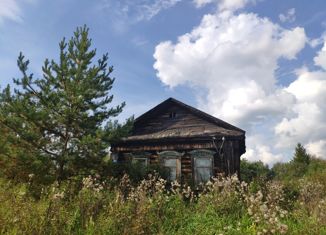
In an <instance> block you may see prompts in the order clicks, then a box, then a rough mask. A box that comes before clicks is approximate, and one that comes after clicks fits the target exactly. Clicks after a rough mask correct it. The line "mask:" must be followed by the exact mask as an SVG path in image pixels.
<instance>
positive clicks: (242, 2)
mask: <svg viewBox="0 0 326 235" xmlns="http://www.w3.org/2000/svg"><path fill="white" fill-rule="evenodd" d="M255 2H256V0H194V3H195V4H196V6H197V7H202V6H205V5H206V4H209V3H215V4H217V6H218V9H219V10H220V11H235V10H238V9H241V8H244V7H245V6H246V5H247V4H249V3H255Z"/></svg>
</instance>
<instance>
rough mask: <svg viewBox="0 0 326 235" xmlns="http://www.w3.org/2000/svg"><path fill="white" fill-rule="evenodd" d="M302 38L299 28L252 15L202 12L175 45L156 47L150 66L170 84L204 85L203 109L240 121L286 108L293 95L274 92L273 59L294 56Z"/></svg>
mask: <svg viewBox="0 0 326 235" xmlns="http://www.w3.org/2000/svg"><path fill="white" fill-rule="evenodd" d="M305 42H306V37H305V33H304V30H303V29H302V28H294V29H292V30H286V29H283V28H281V27H279V26H278V25H276V24H273V23H272V22H271V21H269V20H268V19H266V18H260V17H258V16H257V15H255V14H239V15H231V16H227V17H225V15H223V16H220V15H219V14H216V15H206V16H204V18H203V20H202V22H201V24H200V25H199V26H198V27H196V28H195V29H194V30H193V31H192V32H191V33H188V34H185V35H183V36H181V37H179V39H178V42H177V43H176V44H173V43H172V42H171V41H168V42H162V43H160V44H159V45H158V46H157V47H156V50H155V54H154V58H155V59H156V62H155V64H154V68H155V69H156V70H157V76H158V77H159V79H160V80H161V81H162V82H163V83H164V84H166V85H168V86H170V87H174V86H177V85H184V84H188V85H190V86H192V87H200V88H203V89H206V90H207V96H206V100H207V102H208V103H207V105H206V107H204V108H205V110H207V111H209V112H210V113H213V114H214V115H216V116H220V117H221V118H225V119H226V120H229V121H231V122H234V123H237V124H244V123H243V121H245V120H249V119H252V118H253V119H257V118H260V117H266V115H268V112H272V113H279V112H283V111H284V108H285V107H283V104H284V105H286V102H287V101H288V100H291V96H289V95H288V94H287V93H285V92H282V91H277V87H276V85H275V84H276V82H277V81H276V79H275V77H274V71H275V70H276V69H277V67H278V65H277V61H278V59H279V58H282V57H283V58H286V59H293V58H295V56H296V54H297V53H298V52H299V51H300V50H301V49H302V48H303V47H304V45H305ZM279 104H281V105H279ZM270 107H272V109H270ZM253 113H254V114H255V116H253Z"/></svg>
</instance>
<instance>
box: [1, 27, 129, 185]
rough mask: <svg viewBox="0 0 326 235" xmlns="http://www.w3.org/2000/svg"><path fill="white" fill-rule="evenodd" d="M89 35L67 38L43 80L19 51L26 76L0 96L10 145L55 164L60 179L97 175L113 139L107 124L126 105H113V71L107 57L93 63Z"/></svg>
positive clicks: (84, 30) (82, 32) (82, 29)
mask: <svg viewBox="0 0 326 235" xmlns="http://www.w3.org/2000/svg"><path fill="white" fill-rule="evenodd" d="M88 33H89V29H88V28H87V27H86V26H84V27H79V28H77V30H76V31H75V32H74V35H73V37H72V38H71V39H70V40H69V41H68V42H66V40H65V39H63V40H62V41H61V42H60V43H59V47H60V57H59V61H58V62H55V61H54V60H51V61H49V60H48V59H46V60H45V62H44V66H43V67H42V71H43V77H42V78H37V79H35V78H34V76H33V74H29V73H28V65H29V61H28V60H25V57H24V56H23V55H22V53H20V55H19V57H18V61H17V63H18V67H19V69H20V71H21V72H22V78H18V79H14V83H15V84H16V86H17V88H16V89H14V90H13V91H12V89H11V88H10V86H9V85H8V86H7V88H5V89H4V90H3V92H2V93H1V96H0V107H1V110H0V131H3V130H5V129H6V130H7V131H9V132H10V133H9V135H10V138H9V139H8V141H10V143H11V145H12V146H17V148H19V149H21V150H22V151H21V152H22V153H23V154H24V155H25V156H33V158H35V159H36V161H38V162H44V161H47V162H48V163H51V164H52V165H53V167H52V171H53V175H54V176H55V178H56V179H57V180H58V181H61V180H63V179H66V178H67V177H69V176H72V175H77V174H89V173H92V172H96V170H97V169H98V167H99V165H100V164H101V162H102V159H103V158H104V157H105V156H106V155H107V148H108V146H109V142H108V140H110V138H109V137H108V136H110V135H112V133H110V131H112V130H111V129H108V128H104V126H105V124H106V123H107V122H108V121H109V120H110V118H112V117H116V116H117V115H118V114H120V113H121V112H122V109H123V107H124V105H125V103H122V104H120V105H118V106H114V107H109V104H110V103H111V102H112V99H113V95H112V94H110V90H111V88H112V85H113V83H114V78H112V77H111V73H112V71H113V67H112V66H108V54H104V55H103V56H102V57H101V58H100V59H98V60H97V62H96V63H95V62H94V61H93V60H94V58H95V55H96V50H95V49H91V39H89V38H88ZM129 126H130V125H129ZM120 127H121V126H120ZM113 136H119V135H117V134H115V135H113ZM49 171H50V170H49Z"/></svg>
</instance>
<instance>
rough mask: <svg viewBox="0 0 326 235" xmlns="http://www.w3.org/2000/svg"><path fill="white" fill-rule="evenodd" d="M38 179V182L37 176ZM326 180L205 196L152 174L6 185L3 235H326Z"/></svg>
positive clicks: (216, 184)
mask: <svg viewBox="0 0 326 235" xmlns="http://www.w3.org/2000/svg"><path fill="white" fill-rule="evenodd" d="M31 178H32V176H31ZM325 181H326V179H325V175H319V176H318V177H302V178H300V179H296V180H293V181H291V182H281V181H277V180H273V181H268V182H267V181H263V180H257V181H253V182H251V183H250V184H247V183H245V182H240V181H239V180H238V179H237V178H236V177H229V178H222V177H221V178H215V179H213V180H212V181H211V182H209V183H207V184H206V185H204V186H203V187H202V189H201V192H200V193H198V192H197V191H193V190H191V189H190V187H187V186H180V185H179V184H178V183H177V182H173V183H172V184H167V182H166V181H165V180H164V179H162V178H160V177H159V176H157V175H149V176H148V178H147V179H146V180H143V181H142V182H140V183H139V184H138V185H132V184H131V182H130V179H129V177H128V176H126V175H125V176H124V177H123V178H122V179H120V180H117V179H113V178H112V179H107V180H105V181H101V180H100V179H99V178H96V177H86V178H84V179H83V180H82V181H80V182H79V183H78V181H69V182H64V183H62V184H61V185H60V186H59V185H57V184H53V185H51V186H47V187H43V188H42V189H41V194H40V198H39V199H35V195H34V196H33V194H32V193H33V190H34V191H35V187H34V186H33V181H32V179H31V182H30V183H27V184H15V185H13V183H11V182H10V181H8V180H3V179H2V180H0V203H1V207H0V233H1V234H326V182H325Z"/></svg>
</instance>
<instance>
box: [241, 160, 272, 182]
mask: <svg viewBox="0 0 326 235" xmlns="http://www.w3.org/2000/svg"><path fill="white" fill-rule="evenodd" d="M240 178H241V180H244V181H246V182H247V183H248V182H251V181H253V180H269V179H271V178H272V172H271V171H270V169H269V168H268V166H267V165H265V164H264V163H263V162H261V161H257V162H249V161H248V160H246V159H241V162H240Z"/></svg>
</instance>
